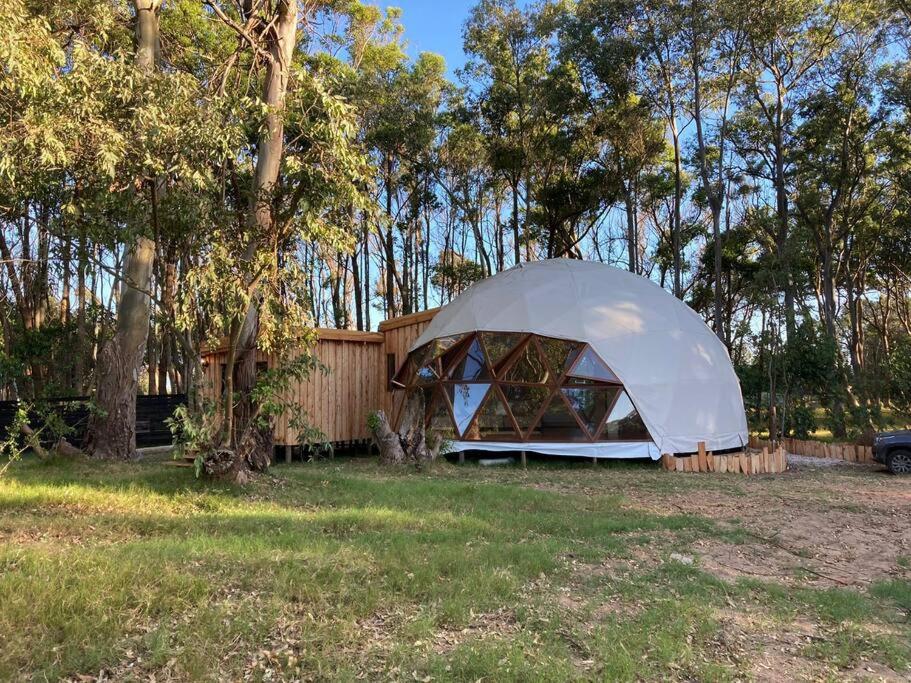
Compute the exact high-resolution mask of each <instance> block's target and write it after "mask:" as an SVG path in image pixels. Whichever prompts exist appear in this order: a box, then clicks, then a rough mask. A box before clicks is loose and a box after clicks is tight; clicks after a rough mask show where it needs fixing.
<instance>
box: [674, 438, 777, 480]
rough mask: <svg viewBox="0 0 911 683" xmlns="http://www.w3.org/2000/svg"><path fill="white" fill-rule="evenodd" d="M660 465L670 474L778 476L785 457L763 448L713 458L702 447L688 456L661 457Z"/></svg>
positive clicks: (703, 446) (713, 456) (775, 451)
mask: <svg viewBox="0 0 911 683" xmlns="http://www.w3.org/2000/svg"><path fill="white" fill-rule="evenodd" d="M661 464H662V465H663V466H664V469H666V470H668V471H670V472H719V473H725V472H730V473H731V474H748V475H753V474H779V473H781V472H784V471H785V470H787V469H788V457H787V453H786V452H785V451H784V449H783V448H780V447H779V448H777V449H769V448H768V447H767V446H766V447H763V448H762V449H760V450H755V451H738V452H736V453H723V454H720V455H714V454H712V453H707V452H706V450H705V444H704V443H700V444H699V452H697V453H694V454H692V455H684V456H673V455H668V454H664V455H663V456H661Z"/></svg>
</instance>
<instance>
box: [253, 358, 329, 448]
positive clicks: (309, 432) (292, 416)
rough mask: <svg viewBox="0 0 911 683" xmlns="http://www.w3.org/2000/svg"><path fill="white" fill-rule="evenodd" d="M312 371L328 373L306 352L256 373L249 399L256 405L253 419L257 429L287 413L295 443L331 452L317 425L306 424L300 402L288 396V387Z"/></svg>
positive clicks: (300, 382) (290, 389) (289, 390)
mask: <svg viewBox="0 0 911 683" xmlns="http://www.w3.org/2000/svg"><path fill="white" fill-rule="evenodd" d="M313 372H321V373H323V374H324V375H325V374H328V373H329V370H328V368H326V366H325V365H323V364H322V363H320V362H319V360H318V359H317V358H316V357H315V356H313V355H311V354H309V353H301V354H300V355H298V356H296V357H294V358H285V359H283V360H282V361H280V362H279V364H278V365H277V366H275V367H270V368H268V369H267V370H265V371H264V372H260V373H258V374H257V376H256V385H255V386H254V387H253V392H252V396H251V398H252V400H253V404H254V405H255V406H256V418H255V419H256V422H257V424H258V425H259V427H260V428H261V429H267V428H270V426H271V425H272V424H273V423H274V420H275V419H277V418H279V417H282V416H287V418H288V426H289V427H290V428H291V429H292V430H294V431H295V432H296V433H297V434H298V437H297V438H298V443H300V444H301V445H307V446H313V447H314V451H315V452H331V445H330V444H328V442H327V441H326V437H325V435H324V434H323V433H322V431H320V429H319V427H318V426H316V425H312V424H310V422H309V421H308V419H307V413H306V411H305V410H304V409H303V406H301V405H300V403H298V402H297V401H295V400H294V399H293V398H289V397H292V396H293V395H294V392H293V391H292V390H293V388H294V387H295V386H298V385H300V384H302V383H304V382H305V381H306V379H307V378H308V377H309V376H310V374H311V373H313Z"/></svg>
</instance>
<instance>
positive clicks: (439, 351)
mask: <svg viewBox="0 0 911 683" xmlns="http://www.w3.org/2000/svg"><path fill="white" fill-rule="evenodd" d="M464 337H465V335H464V334H453V335H450V336H448V337H440V338H439V339H434V340H433V341H432V342H430V343H428V344H424V346H422V347H421V348H419V349H416V350H415V351H414V352H413V353H412V354H411V355H412V361H413V362H414V364H415V367H420V366H422V365H426V364H427V363H428V362H429V361H431V360H433V359H434V358H439V357H440V356H442V355H443V354H444V353H446V352H447V351H448V350H449V349H451V348H452V347H453V346H455V345H456V344H458V343H459V341H460V340H461V339H463V338H464Z"/></svg>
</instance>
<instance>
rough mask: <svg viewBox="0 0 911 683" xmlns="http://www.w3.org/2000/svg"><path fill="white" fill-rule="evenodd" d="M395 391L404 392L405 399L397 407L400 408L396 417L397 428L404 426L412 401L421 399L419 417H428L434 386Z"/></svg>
mask: <svg viewBox="0 0 911 683" xmlns="http://www.w3.org/2000/svg"><path fill="white" fill-rule="evenodd" d="M395 393H396V394H404V400H403V401H401V404H400V405H398V406H397V407H396V408H395V409H396V410H398V413H397V415H396V416H395V418H394V419H395V428H396V429H399V428H400V427H401V426H402V420H403V419H404V417H405V411H406V409H407V407H408V406H409V404H410V402H412V401H420V412H419V415H420V418H418V419H422V418H425V417H426V414H427V408H428V402H429V401H430V398H431V396H432V395H433V388H432V387H417V388H414V389H409V390H408V391H397V392H395ZM395 400H396V401H397V400H398V399H397V398H396V399H395Z"/></svg>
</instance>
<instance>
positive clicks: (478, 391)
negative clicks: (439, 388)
mask: <svg viewBox="0 0 911 683" xmlns="http://www.w3.org/2000/svg"><path fill="white" fill-rule="evenodd" d="M444 388H445V390H446V392H447V394H448V395H449V403H450V405H451V406H452V416H453V417H454V418H455V423H456V429H458V430H459V434H463V433H464V432H465V431H466V430H467V429H468V425H469V424H471V420H472V418H473V417H474V415H475V413H476V412H478V408H479V407H480V405H481V403H482V401H483V400H484V397H485V396H486V395H487V390H488V389H489V388H490V385H489V384H449V385H446V386H445V387H444Z"/></svg>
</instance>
